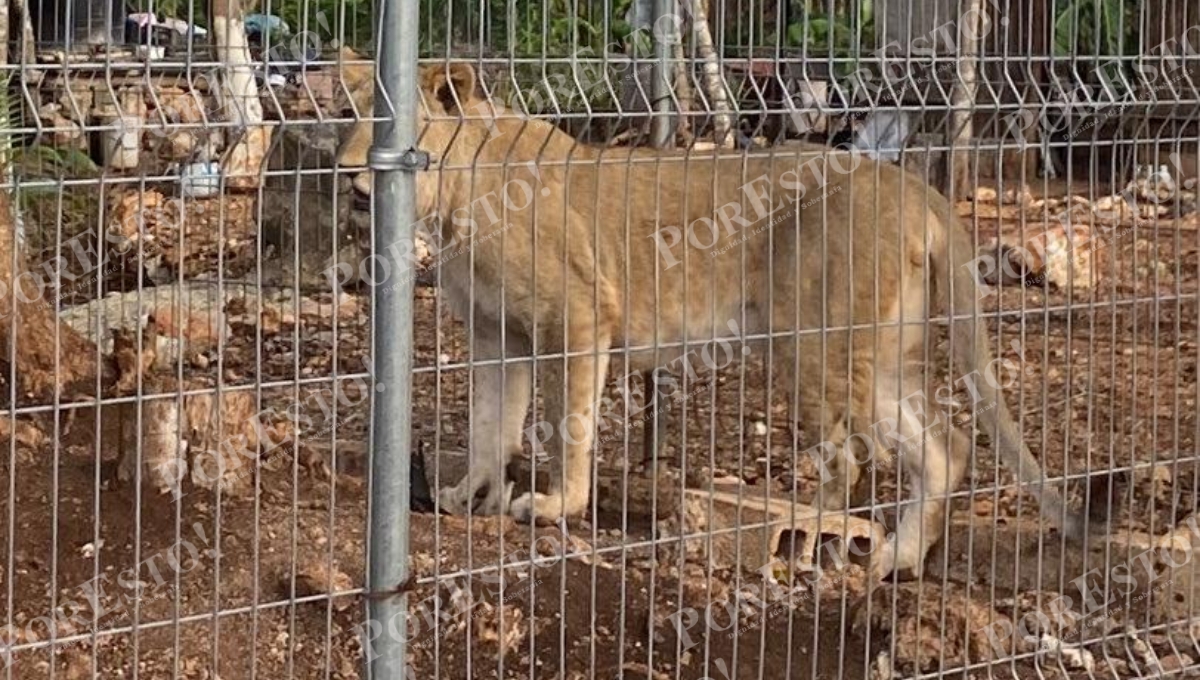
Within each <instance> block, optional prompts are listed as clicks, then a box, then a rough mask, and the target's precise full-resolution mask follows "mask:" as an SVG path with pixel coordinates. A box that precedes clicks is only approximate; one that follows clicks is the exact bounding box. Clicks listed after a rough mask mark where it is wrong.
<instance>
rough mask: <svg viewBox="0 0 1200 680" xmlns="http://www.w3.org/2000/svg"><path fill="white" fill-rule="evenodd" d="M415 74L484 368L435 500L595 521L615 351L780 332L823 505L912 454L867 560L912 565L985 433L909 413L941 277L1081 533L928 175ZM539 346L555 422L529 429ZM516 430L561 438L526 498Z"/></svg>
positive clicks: (359, 147) (1020, 450)
mask: <svg viewBox="0 0 1200 680" xmlns="http://www.w3.org/2000/svg"><path fill="white" fill-rule="evenodd" d="M419 80H420V94H421V97H422V101H423V104H421V105H419V106H418V109H419V110H420V113H419V115H418V128H417V129H418V136H419V139H418V142H417V144H418V146H419V147H420V148H421V149H423V150H425V151H427V152H428V153H429V154H430V155H431V157H432V158H433V159H434V160H435V165H436V167H435V168H433V169H430V170H428V171H425V172H419V173H418V174H417V177H416V202H417V206H416V208H417V212H418V214H419V215H420V216H421V217H422V218H423V219H422V224H423V225H436V226H435V227H433V231H434V232H436V236H437V237H438V238H440V240H441V241H442V242H443V243H447V244H454V246H453V247H452V248H449V249H450V250H452V251H453V254H452V256H450V257H445V258H441V259H439V261H438V265H437V266H438V267H439V268H440V270H441V271H440V277H439V279H440V286H441V287H442V293H443V295H444V296H445V297H446V299H447V301H448V303H449V305H450V306H451V309H452V311H453V312H454V313H455V314H456V315H457V316H458V317H459V318H460V319H462V320H463V321H464V322H465V323H466V324H467V327H468V328H469V330H470V333H471V336H472V341H473V346H474V356H473V359H474V362H475V365H474V366H473V367H472V373H473V379H474V393H473V400H472V403H471V406H470V408H471V422H472V429H471V433H470V452H469V466H468V473H467V475H466V476H465V478H464V479H463V480H461V481H460V482H459V483H458V484H456V485H453V486H449V487H446V488H444V489H441V490H439V492H438V498H439V502H440V504H441V505H442V507H444V508H446V509H448V510H449V511H451V512H455V513H467V512H481V513H485V514H499V513H504V512H510V513H511V514H512V515H514V516H515V517H516V518H517V519H518V520H521V521H539V522H545V521H558V520H559V519H561V518H566V517H572V516H578V515H581V514H583V513H584V512H585V511H586V510H587V509H588V507H589V500H590V488H591V465H592V458H591V455H592V446H593V442H594V439H595V431H596V422H597V416H598V415H603V414H600V413H598V412H599V411H600V408H601V406H602V405H603V404H604V403H605V401H604V399H603V398H602V388H603V386H604V385H605V382H606V379H607V377H608V372H609V368H610V363H611V360H610V355H611V354H613V353H618V352H619V353H621V354H620V355H621V356H624V357H626V358H627V360H628V362H629V365H630V366H631V367H633V368H634V369H635V370H640V371H649V370H651V369H653V368H654V367H655V366H661V365H663V364H664V363H669V362H671V361H673V360H677V359H678V358H680V357H681V356H683V355H685V354H686V353H687V352H689V351H694V347H693V348H692V349H688V348H687V347H686V346H685V343H689V342H690V343H696V342H709V341H714V340H717V339H722V338H723V339H726V340H733V341H737V342H740V343H742V346H744V347H748V346H749V345H750V344H762V343H763V342H771V343H773V345H772V350H771V353H770V356H771V357H772V359H773V361H772V362H771V366H770V368H771V370H772V372H773V374H774V379H775V380H776V381H779V382H781V383H782V387H783V388H784V390H785V392H786V393H787V394H788V395H789V398H790V405H791V408H792V411H791V413H792V418H793V419H794V421H795V422H796V423H803V424H805V425H806V426H808V427H811V428H814V429H815V428H819V431H820V432H822V433H824V435H825V437H826V440H825V441H824V442H823V443H822V445H821V446H818V447H815V448H814V449H812V450H810V453H811V454H812V455H813V456H814V458H816V459H818V462H819V463H820V464H821V465H822V470H823V474H822V479H823V484H822V487H821V489H819V490H818V492H819V496H820V503H821V504H822V505H823V506H824V507H826V508H828V509H830V510H834V509H844V508H846V507H847V504H848V503H849V502H850V495H851V490H852V489H854V488H855V487H856V486H857V482H858V480H859V478H860V476H861V475H860V471H861V468H860V465H861V464H862V463H865V462H866V461H862V460H859V459H860V458H861V457H862V455H863V454H864V453H866V454H867V457H868V459H869V458H870V457H872V456H874V455H875V454H876V453H877V452H879V451H882V450H885V449H886V450H896V451H900V450H901V449H903V450H904V451H906V453H904V455H903V459H902V463H903V465H904V467H905V470H906V471H907V472H910V473H911V474H912V475H913V477H914V479H915V483H914V484H913V485H912V486H913V489H912V492H911V493H912V494H913V495H914V496H915V497H918V498H923V499H924V502H922V503H914V504H911V505H910V506H909V507H908V508H907V509H906V510H905V512H904V513H903V515H902V517H901V519H900V523H899V526H898V527H897V531H896V534H895V535H894V536H893V538H892V539H891V540H890V541H889V542H888V543H887V544H886V545H885V546H882V547H881V549H880V550H879V551H877V558H873V563H874V566H873V572H872V573H873V575H875V576H876V577H879V578H882V577H884V576H886V575H887V574H889V573H892V572H893V571H900V570H902V569H916V568H918V567H919V565H920V564H922V563H923V561H924V557H925V555H926V553H927V552H928V550H929V548H930V547H932V545H933V544H934V543H936V542H937V541H938V540H939V539H940V537H941V533H942V532H941V527H942V516H943V512H944V510H945V497H946V494H948V493H950V492H952V491H953V490H954V489H955V488H956V487H957V485H958V484H959V483H960V481H961V480H962V477H963V475H964V473H965V470H966V465H967V460H968V453H969V450H970V444H971V441H970V439H968V438H967V437H966V436H965V435H964V434H963V433H962V432H960V431H959V430H958V429H957V428H955V427H953V426H949V427H946V428H945V429H946V431H947V435H946V438H945V439H943V437H942V436H940V434H939V435H938V436H931V437H927V438H926V437H923V435H925V433H927V432H929V431H931V430H933V431H935V432H939V433H940V431H941V430H940V429H934V428H935V427H936V425H937V424H936V423H935V425H930V426H928V427H923V426H922V425H921V424H920V423H919V422H917V421H919V420H920V418H919V416H921V415H928V414H925V413H924V406H922V405H920V404H917V405H915V406H916V408H915V409H914V404H913V403H911V400H912V399H913V396H912V395H922V394H923V393H924V392H923V387H924V385H923V378H922V370H921V368H920V365H919V364H920V362H921V359H922V351H923V350H924V348H925V343H926V336H927V333H928V326H929V321H930V314H931V312H932V311H933V310H932V308H930V306H929V305H928V304H927V293H928V288H932V289H933V299H934V300H935V301H936V302H937V304H938V306H939V307H941V308H942V309H944V310H946V312H947V313H948V314H949V315H950V322H951V323H952V326H953V335H952V338H953V341H952V344H953V349H954V353H953V354H954V359H955V361H957V362H959V363H961V364H962V366H963V368H965V369H967V370H969V371H971V373H968V374H966V375H967V376H968V377H969V376H972V375H973V376H975V377H976V378H977V379H974V380H968V382H969V383H970V389H971V391H972V394H973V395H975V396H976V397H977V402H978V403H977V404H976V407H975V413H976V415H977V416H978V417H980V418H981V419H982V420H983V423H984V425H985V428H986V429H987V430H988V432H989V434H990V435H991V436H992V438H993V440H995V441H997V442H998V443H999V450H1000V453H1001V455H1002V456H1003V459H1004V460H1005V462H1006V463H1007V464H1008V465H1010V466H1012V467H1013V468H1014V469H1016V470H1019V476H1020V479H1021V481H1022V482H1024V483H1026V484H1028V485H1029V486H1031V487H1032V491H1033V492H1034V494H1035V495H1036V496H1037V498H1038V500H1039V506H1040V509H1041V512H1042V513H1043V515H1044V516H1045V517H1046V518H1047V519H1048V520H1050V522H1051V523H1054V524H1058V525H1059V526H1060V528H1061V529H1062V531H1063V533H1065V534H1066V535H1067V536H1068V537H1070V538H1071V539H1072V540H1080V539H1081V538H1082V536H1083V533H1084V531H1085V526H1086V525H1085V523H1084V521H1083V519H1082V517H1081V516H1080V515H1079V514H1077V513H1075V512H1073V511H1068V509H1067V506H1066V505H1065V504H1064V502H1063V500H1062V498H1061V496H1060V495H1059V494H1058V492H1057V491H1056V490H1055V489H1052V488H1050V487H1048V486H1045V485H1043V484H1041V483H1040V482H1041V481H1042V480H1043V477H1044V475H1043V471H1042V468H1041V466H1040V464H1039V463H1038V460H1037V459H1036V458H1035V457H1034V456H1033V454H1032V453H1031V452H1030V451H1029V449H1028V448H1027V447H1026V446H1025V444H1024V442H1023V441H1022V440H1021V438H1020V436H1019V433H1018V431H1017V428H1016V426H1015V424H1014V423H1013V420H1012V417H1011V415H1010V413H1009V411H1008V408H1007V406H1006V404H1005V402H1004V400H1003V399H1002V398H1001V396H1000V394H999V385H997V384H994V382H995V381H994V380H993V379H991V378H990V377H989V376H984V377H979V375H978V374H979V372H980V370H981V369H984V368H985V367H986V368H988V369H989V370H990V369H992V368H993V367H994V366H995V365H996V363H997V362H995V361H994V360H993V357H992V353H991V350H990V349H989V346H988V342H987V337H986V333H985V327H984V325H983V324H982V322H980V321H979V320H978V319H977V318H976V317H974V316H973V313H974V303H975V301H976V299H975V293H976V290H977V287H976V281H975V279H974V273H973V272H974V269H973V267H971V266H968V265H970V259H971V254H972V247H971V242H970V239H969V238H968V234H967V233H966V232H965V230H964V229H962V228H961V225H960V224H958V223H957V217H956V216H955V213H954V211H953V209H952V206H951V205H950V203H949V201H947V200H946V199H945V198H944V197H943V196H942V195H941V194H940V193H938V192H937V191H935V190H933V189H932V188H931V187H929V186H928V185H927V184H926V183H925V182H923V181H921V180H920V179H919V178H917V177H915V176H914V175H911V174H910V173H908V172H906V171H904V170H903V169H901V168H899V167H896V166H893V165H890V164H886V163H877V162H874V161H871V160H869V159H867V158H866V157H864V156H862V155H860V154H857V153H851V152H842V151H834V150H832V149H827V148H824V147H819V146H814V145H809V144H801V145H797V146H795V147H788V148H777V149H772V150H771V151H770V152H768V153H764V154H758V155H759V156H761V157H751V154H749V153H743V154H739V155H736V156H731V157H726V158H722V157H719V155H718V152H715V151H714V152H712V153H711V154H707V155H706V154H696V153H691V152H689V153H679V152H673V153H671V152H669V153H665V154H664V153H662V152H659V151H656V150H646V149H640V150H639V149H633V150H631V149H616V148H607V149H606V148H598V147H593V146H588V145H584V144H582V143H580V142H578V141H576V140H575V139H573V138H572V137H571V136H570V135H568V134H566V133H565V132H562V131H561V130H559V129H558V128H556V127H555V126H553V125H552V124H550V123H548V122H546V121H542V120H536V119H531V118H528V117H524V116H519V115H511V114H506V115H497V113H496V111H495V110H494V108H493V105H492V103H491V102H488V101H486V100H485V99H483V98H482V97H480V96H479V95H478V93H477V81H476V72H475V70H474V69H473V68H472V67H471V66H470V65H467V64H463V63H447V64H443V65H434V66H427V67H424V68H423V69H422V70H421V72H420V76H419ZM368 82H369V81H368ZM369 101H370V97H369V96H368V95H366V94H365V93H363V92H361V91H360V92H359V93H358V99H357V103H361V104H366V103H368V102H369ZM360 113H361V112H360ZM372 128H373V124H372V123H371V122H370V121H369V120H362V121H360V122H358V123H357V124H356V125H355V126H353V128H352V129H351V130H350V132H349V134H348V135H347V137H346V139H345V141H344V142H343V143H342V145H341V146H340V148H339V150H338V157H337V158H338V163H339V165H341V166H343V167H347V166H348V167H362V166H365V165H366V163H367V152H368V149H369V147H370V144H371V139H372ZM514 186H516V187H517V189H519V190H518V191H515V192H514V191H513V190H512V189H513V187H514ZM497 204H502V205H497ZM731 331H732V332H733V335H730V332H731ZM535 354H536V356H537V357H538V360H539V365H540V364H542V363H544V364H546V366H545V367H544V368H542V369H540V370H542V371H543V374H544V375H545V377H546V389H545V395H544V396H545V411H546V417H545V419H544V420H543V421H542V422H540V423H535V424H534V426H533V427H531V428H528V430H526V429H523V428H524V422H525V420H526V417H527V415H528V412H529V408H530V403H531V392H532V375H533V373H532V370H533V363H532V357H534V356H535ZM914 362H915V363H914ZM914 365H916V366H917V368H913V366H914ZM984 378H988V379H984ZM822 383H824V384H822ZM897 414H899V416H900V417H896V416H897ZM523 435H525V436H529V437H533V436H536V437H537V438H539V439H542V440H543V441H545V442H548V446H547V448H546V450H547V452H548V453H550V454H551V455H550V459H551V462H552V470H551V474H550V475H549V478H550V482H549V487H548V488H547V489H546V490H545V491H538V490H536V489H535V490H532V491H530V492H529V493H526V494H524V495H522V496H521V497H519V498H516V499H511V493H512V481H511V480H510V479H509V478H508V477H507V474H506V468H507V465H508V462H509V461H510V459H511V458H512V456H513V455H514V454H516V453H518V452H520V451H522V448H523ZM917 439H919V440H920V443H921V444H922V445H923V450H922V448H921V447H917V448H916V449H915V450H912V442H913V441H914V440H917ZM906 447H907V448H906Z"/></svg>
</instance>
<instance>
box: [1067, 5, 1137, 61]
mask: <svg viewBox="0 0 1200 680" xmlns="http://www.w3.org/2000/svg"><path fill="white" fill-rule="evenodd" d="M1136 12H1137V7H1136V4H1134V0H1130V2H1129V3H1128V4H1127V3H1126V2H1125V0H1072V1H1071V2H1069V3H1067V5H1066V7H1064V8H1063V10H1062V11H1061V12H1059V13H1058V16H1056V17H1055V18H1054V48H1055V51H1056V52H1057V53H1058V54H1059V55H1062V56H1070V55H1081V56H1086V55H1089V54H1090V55H1101V56H1114V57H1115V56H1122V55H1124V54H1125V48H1126V47H1127V46H1128V45H1131V44H1132V43H1134V42H1136V39H1135V37H1134V36H1135V28H1134V27H1135V26H1136V25H1137V21H1136V16H1137V14H1136Z"/></svg>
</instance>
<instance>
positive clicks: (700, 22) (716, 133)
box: [686, 0, 733, 148]
mask: <svg viewBox="0 0 1200 680" xmlns="http://www.w3.org/2000/svg"><path fill="white" fill-rule="evenodd" d="M686 1H687V2H688V4H689V5H690V8H689V9H690V10H691V21H692V30H691V35H692V39H693V40H695V41H696V48H697V51H698V52H699V53H700V58H701V59H703V60H704V94H705V95H706V96H707V97H708V103H709V106H710V107H711V111H712V114H713V141H714V142H716V144H717V145H718V146H723V147H727V148H728V147H732V146H733V131H732V128H733V123H732V117H731V116H730V115H729V97H728V95H727V93H726V91H725V79H724V78H722V77H721V64H720V62H719V61H718V60H717V50H716V48H715V47H713V39H712V32H711V31H710V30H709V27H708V16H707V15H706V14H705V11H704V2H703V0H686Z"/></svg>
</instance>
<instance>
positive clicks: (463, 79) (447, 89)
mask: <svg viewBox="0 0 1200 680" xmlns="http://www.w3.org/2000/svg"><path fill="white" fill-rule="evenodd" d="M424 80H425V83H424V84H425V91H426V92H428V93H429V94H430V95H432V96H433V99H434V100H435V101H437V102H438V103H439V104H441V105H442V108H444V109H445V110H446V113H450V114H455V113H458V112H459V111H460V110H462V108H463V107H464V105H465V104H466V103H467V102H468V101H470V100H472V99H474V98H475V68H474V67H472V66H471V65H470V64H463V63H461V62H459V63H452V64H447V65H446V66H444V67H443V66H434V67H432V68H430V69H429V71H427V72H426V74H425V79H424Z"/></svg>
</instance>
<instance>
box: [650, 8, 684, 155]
mask: <svg viewBox="0 0 1200 680" xmlns="http://www.w3.org/2000/svg"><path fill="white" fill-rule="evenodd" d="M676 7H677V5H676V3H675V0H654V24H653V25H652V30H651V34H652V35H653V37H654V68H653V71H652V73H653V74H654V75H653V80H654V84H653V89H652V91H653V95H654V107H653V112H655V113H657V114H658V115H653V114H652V117H651V120H652V121H653V124H652V128H651V129H652V130H653V135H654V136H653V143H654V146H656V147H660V148H661V147H665V146H668V145H670V144H671V142H673V141H674V139H673V135H672V125H671V89H672V88H671V73H672V71H671V45H672V44H673V43H672V42H670V41H671V40H678V39H679V35H678V34H677V32H676V31H675V30H674V26H675V24H674V23H673V22H670V21H666V24H667V25H669V26H671V27H672V28H671V34H670V35H669V36H665V35H662V33H663V31H664V30H665V29H664V28H663V22H664V17H668V16H669V17H674V16H675V15H676V13H677V12H676Z"/></svg>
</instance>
